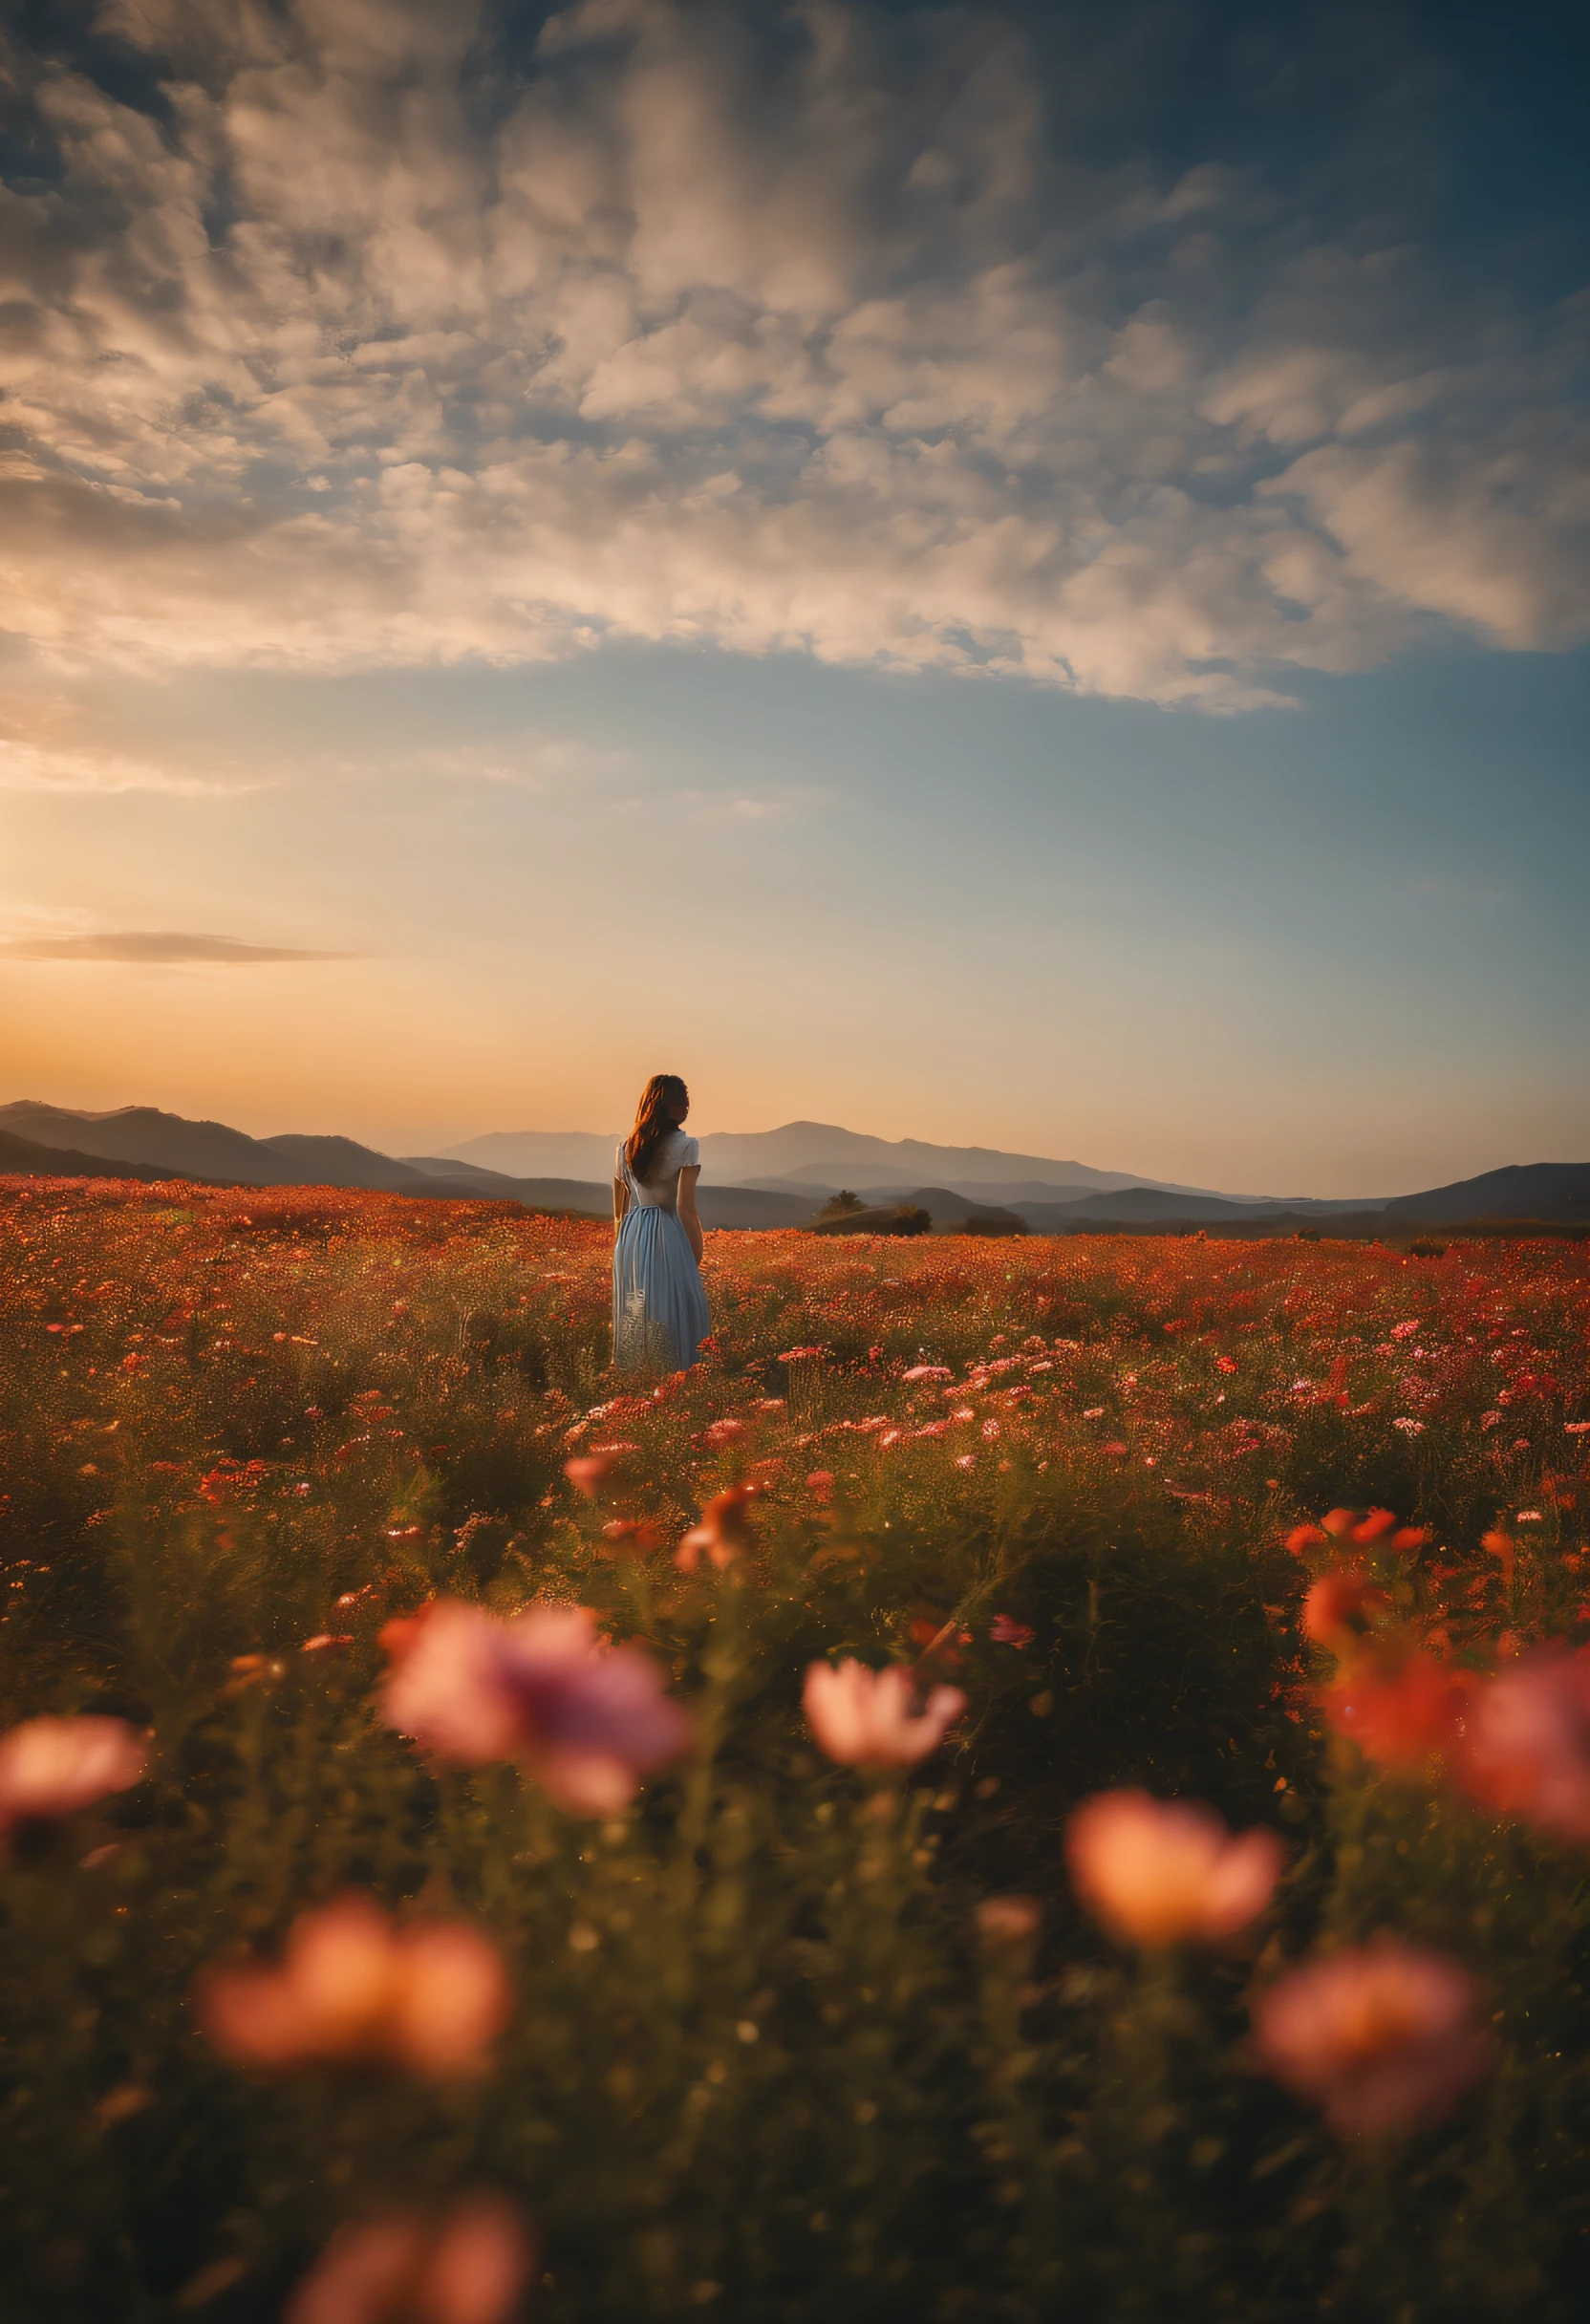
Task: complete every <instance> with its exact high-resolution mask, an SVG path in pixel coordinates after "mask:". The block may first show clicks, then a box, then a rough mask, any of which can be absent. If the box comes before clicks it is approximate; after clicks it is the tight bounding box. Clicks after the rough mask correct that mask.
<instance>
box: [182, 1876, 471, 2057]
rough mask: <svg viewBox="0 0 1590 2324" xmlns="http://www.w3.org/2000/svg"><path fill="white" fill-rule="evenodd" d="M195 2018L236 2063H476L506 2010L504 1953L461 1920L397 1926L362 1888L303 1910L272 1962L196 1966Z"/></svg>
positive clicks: (417, 1922) (223, 2051)
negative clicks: (277, 1962)
mask: <svg viewBox="0 0 1590 2324" xmlns="http://www.w3.org/2000/svg"><path fill="white" fill-rule="evenodd" d="M197 2008H198V2014H199V2021H200V2023H201V2025H202V2026H203V2027H204V2032H205V2034H207V2035H208V2036H209V2038H210V2040H211V2041H212V2042H213V2043H214V2044H215V2046H216V2048H217V2049H218V2050H219V2051H221V2052H222V2053H223V2055H225V2056H226V2057H229V2058H231V2059H232V2061H233V2062H234V2063H235V2064H237V2065H243V2066H306V2065H313V2064H319V2063H323V2062H325V2061H328V2060H351V2059H367V2060H376V2061H378V2062H380V2063H383V2064H389V2065H398V2066H404V2067H407V2068H408V2069H409V2070H410V2072H412V2073H415V2074H425V2075H438V2076H446V2075H453V2074H476V2073H480V2072H481V2071H482V2070H483V2068H484V2067H485V2065H486V2064H487V2062H488V2061H487V2056H486V2052H487V2050H488V2048H489V2046H490V2044H491V2043H492V2042H493V2041H494V2040H495V2039H496V2037H497V2035H498V2034H500V2033H501V2032H502V2031H503V2028H504V2027H505V2025H506V2023H507V2020H508V2009H509V1996H508V1983H507V1976H506V1972H505V1969H504V1968H503V1962H502V1956H501V1955H500V1954H499V1952H498V1951H497V1948H496V1947H495V1946H494V1945H492V1944H491V1943H490V1941H489V1940H488V1939H487V1938H485V1937H483V1936H482V1935H481V1934H480V1932H479V1931H478V1930H477V1929H473V1928H468V1927H465V1926H463V1924H462V1922H459V1921H414V1922H410V1923H409V1924H408V1925H407V1926H402V1927H395V1926H393V1924H392V1923H391V1922H390V1921H389V1920H388V1919H387V1917H386V1914H385V1913H384V1912H383V1911H382V1910H381V1908H380V1906H379V1905H378V1904H375V1903H374V1902H373V1901H372V1900H371V1899H370V1898H368V1897H364V1896H356V1895H349V1896H342V1897H338V1898H337V1899H336V1900H335V1901H334V1902H333V1903H332V1904H326V1905H324V1906H322V1907H321V1909H320V1910H319V1911H317V1912H306V1913H301V1914H300V1915H299V1917H298V1919H297V1920H296V1921H295V1922H294V1923H293V1925H292V1927H291V1928H290V1931H289V1933H288V1940H287V1947H286V1950H285V1952H284V1953H283V1956H282V1963H281V1967H280V1968H279V1969H266V1968H250V1969H217V1968H213V1967H212V1968H211V1969H207V1970H205V1971H204V1975H203V1976H202V1978H201V1981H200V1985H199V1989H198V1994H197Z"/></svg>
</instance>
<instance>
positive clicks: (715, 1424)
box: [701, 1420, 745, 1453]
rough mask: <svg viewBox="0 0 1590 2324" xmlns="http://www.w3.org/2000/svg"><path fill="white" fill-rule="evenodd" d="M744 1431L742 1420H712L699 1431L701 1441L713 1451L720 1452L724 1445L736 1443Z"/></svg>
mask: <svg viewBox="0 0 1590 2324" xmlns="http://www.w3.org/2000/svg"><path fill="white" fill-rule="evenodd" d="M744 1433H745V1423H744V1422H743V1421H742V1420H714V1421H712V1422H711V1423H709V1425H708V1426H707V1427H706V1428H704V1429H703V1430H702V1431H701V1442H702V1443H703V1444H704V1445H707V1446H709V1447H710V1448H711V1450H712V1451H713V1452H714V1453H720V1452H721V1451H722V1449H723V1447H724V1446H725V1445H732V1444H735V1443H737V1442H738V1441H739V1439H740V1438H741V1436H743V1435H744Z"/></svg>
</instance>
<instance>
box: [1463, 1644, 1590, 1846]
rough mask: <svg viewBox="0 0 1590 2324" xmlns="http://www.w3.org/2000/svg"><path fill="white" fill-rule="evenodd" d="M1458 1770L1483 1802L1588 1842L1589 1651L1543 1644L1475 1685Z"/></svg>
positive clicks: (1466, 1785) (1568, 1837)
mask: <svg viewBox="0 0 1590 2324" xmlns="http://www.w3.org/2000/svg"><path fill="white" fill-rule="evenodd" d="M1457 1773H1458V1778H1459V1780H1460V1782H1461V1783H1462V1785H1463V1788H1464V1789H1465V1791H1467V1792H1468V1793H1469V1794H1470V1795H1471V1796H1472V1797H1473V1798H1475V1799H1477V1800H1480V1801H1481V1802H1483V1804H1484V1805H1485V1806H1487V1807H1492V1808H1496V1809H1499V1810H1500V1811H1501V1812H1502V1814H1504V1815H1509V1816H1522V1817H1525V1818H1528V1820H1529V1821H1530V1822H1531V1823H1536V1824H1539V1825H1540V1826H1541V1828H1542V1829H1543V1830H1545V1831H1548V1832H1553V1833H1555V1834H1556V1835H1557V1836H1558V1839H1561V1840H1590V1655H1586V1654H1584V1653H1583V1652H1579V1653H1571V1652H1569V1651H1568V1649H1567V1648H1566V1647H1562V1646H1546V1647H1542V1648H1540V1649H1539V1650H1538V1651H1536V1653H1533V1654H1528V1655H1525V1656H1524V1657H1523V1658H1522V1660H1520V1661H1519V1662H1516V1663H1515V1664H1514V1665H1512V1667H1511V1668H1506V1669H1504V1670H1502V1671H1501V1672H1500V1673H1499V1675H1498V1676H1496V1677H1494V1678H1493V1679H1491V1680H1490V1681H1489V1682H1488V1683H1487V1684H1486V1685H1484V1686H1482V1687H1481V1688H1479V1689H1478V1690H1477V1692H1476V1694H1475V1696H1474V1700H1473V1705H1472V1710H1471V1711H1470V1714H1469V1718H1468V1722H1467V1727H1466V1732H1465V1734H1464V1738H1463V1747H1462V1750H1461V1752H1460V1754H1459V1755H1458V1760H1457Z"/></svg>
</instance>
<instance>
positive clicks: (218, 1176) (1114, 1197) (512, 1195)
mask: <svg viewBox="0 0 1590 2324" xmlns="http://www.w3.org/2000/svg"><path fill="white" fill-rule="evenodd" d="M615 1143H616V1140H614V1139H612V1138H609V1137H607V1136H605V1135H598V1134H596V1133H595V1132H589V1133H588V1132H584V1131H581V1132H569V1134H568V1135H566V1136H565V1135H562V1134H553V1133H550V1132H548V1133H543V1132H541V1131H525V1132H522V1133H520V1132H498V1133H494V1134H492V1135H491V1136H488V1137H483V1138H476V1139H472V1140H470V1141H469V1142H468V1145H467V1146H466V1147H464V1148H460V1149H459V1150H457V1151H454V1152H452V1153H448V1154H406V1155H401V1156H398V1155H394V1154H383V1153H379V1152H377V1151H376V1149H375V1148H374V1147H371V1146H361V1145H360V1144H359V1143H358V1142H357V1141H356V1140H355V1139H353V1138H345V1137H337V1136H331V1135H320V1136H316V1135H305V1134H301V1133H297V1132H292V1131H288V1132H283V1133H281V1134H279V1135H277V1136H274V1137H269V1138H253V1137H249V1136H248V1135H247V1132H246V1131H244V1130H233V1129H231V1128H230V1127H229V1126H228V1125H227V1124H226V1123H225V1122H209V1121H202V1122H193V1121H188V1120H186V1119H185V1118H184V1117H183V1115H181V1114H175V1113H164V1112H161V1110H160V1108H157V1107H154V1106H122V1107H118V1108H114V1109H113V1110H111V1111H108V1112H89V1111H83V1112H78V1111H76V1110H75V1109H74V1108H70V1107H65V1106H50V1105H45V1104H43V1103H42V1102H40V1101H39V1100H37V1099H32V1098H28V1099H19V1100H17V1101H16V1102H14V1103H13V1104H11V1105H8V1106H0V1173H5V1172H8V1171H9V1172H16V1173H30V1174H34V1175H36V1174H38V1173H39V1172H40V1171H41V1170H47V1171H53V1172H55V1173H59V1174H61V1175H70V1176H118V1177H126V1176H132V1177H140V1178H151V1179H152V1178H164V1177H184V1178H197V1179H207V1180H209V1181H210V1182H211V1183H212V1184H214V1183H220V1184H226V1185H242V1186H341V1187H367V1188H370V1189H371V1190H372V1191H377V1192H384V1193H389V1194H409V1195H418V1196H421V1197H425V1196H429V1197H432V1198H445V1199H448V1200H452V1201H482V1200H485V1201H508V1202H521V1203H524V1204H525V1205H526V1207H527V1208H529V1209H532V1210H550V1211H574V1212H580V1213H585V1214H587V1215H589V1216H597V1217H605V1216H608V1215H609V1213H610V1212H611V1209H612V1179H611V1173H612V1150H613V1146H614V1145H615ZM814 1147H824V1148H826V1149H827V1155H828V1158H827V1160H820V1159H819V1158H817V1156H816V1155H815V1154H814V1153H813V1151H812V1149H813V1148H814ZM486 1153H492V1154H495V1155H497V1156H498V1157H499V1159H502V1160H510V1159H515V1158H525V1157H526V1156H528V1157H531V1158H540V1159H542V1160H543V1161H546V1160H548V1159H550V1158H552V1157H554V1156H555V1157H559V1158H562V1159H564V1160H565V1162H566V1163H568V1162H578V1164H579V1168H577V1169H566V1170H564V1171H562V1172H551V1171H544V1172H542V1173H537V1174H524V1175H521V1174H518V1173H513V1172H510V1171H507V1170H502V1169H493V1168H491V1167H489V1166H488V1164H487V1163H486V1161H485V1160H484V1155H485V1154H486ZM701 1154H702V1162H703V1178H702V1183H701V1188H700V1192H699V1195H698V1201H699V1205H700V1212H701V1217H702V1221H703V1223H704V1224H705V1225H707V1226H710V1227H743V1228H763V1229H766V1228H781V1227H803V1226H806V1225H809V1224H810V1222H811V1220H812V1218H813V1217H814V1216H815V1214H816V1212H817V1210H818V1209H819V1208H820V1206H821V1205H822V1203H823V1202H824V1201H825V1200H826V1199H827V1196H828V1195H829V1194H832V1193H833V1192H835V1190H836V1189H837V1188H838V1187H840V1186H842V1185H843V1186H849V1187H851V1188H853V1189H854V1190H855V1191H856V1192H857V1193H859V1194H869V1195H870V1197H871V1199H872V1201H873V1202H875V1203H877V1202H882V1203H886V1204H887V1203H890V1202H902V1201H903V1202H910V1203H913V1204H918V1205H920V1206H921V1207H922V1208H924V1209H926V1210H928V1211H929V1212H930V1213H931V1214H932V1216H933V1218H934V1223H935V1227H937V1228H939V1229H940V1231H942V1230H943V1229H944V1228H946V1227H951V1226H955V1225H957V1224H958V1223H959V1222H960V1220H961V1219H963V1218H965V1217H966V1216H968V1214H969V1213H984V1214H994V1213H999V1212H1004V1213H1006V1214H1007V1215H1008V1214H1009V1213H1012V1212H1014V1213H1015V1214H1017V1216H1019V1217H1020V1218H1021V1220H1022V1221H1023V1222H1024V1223H1025V1224H1026V1226H1027V1227H1028V1228H1029V1229H1031V1230H1033V1231H1035V1232H1037V1233H1039V1234H1066V1233H1071V1232H1076V1231H1078V1230H1083V1229H1089V1228H1091V1229H1093V1230H1098V1229H1101V1228H1107V1226H1108V1225H1109V1223H1110V1222H1111V1221H1118V1222H1119V1223H1121V1224H1122V1225H1124V1226H1130V1227H1134V1228H1137V1229H1138V1230H1144V1229H1148V1230H1150V1231H1151V1230H1152V1229H1153V1228H1154V1227H1156V1226H1164V1227H1166V1228H1171V1227H1178V1226H1198V1225H1205V1226H1208V1227H1210V1228H1212V1229H1213V1228H1220V1229H1222V1230H1223V1231H1225V1232H1228V1233H1229V1232H1236V1233H1240V1231H1241V1228H1242V1225H1243V1224H1244V1222H1248V1223H1251V1224H1252V1225H1253V1226H1254V1227H1255V1228H1256V1229H1258V1230H1260V1231H1263V1232H1269V1233H1274V1232H1276V1231H1277V1229H1278V1228H1279V1227H1282V1226H1285V1225H1289V1224H1292V1223H1297V1224H1307V1225H1310V1226H1319V1227H1321V1228H1323V1229H1328V1226H1329V1222H1330V1221H1331V1220H1332V1219H1340V1220H1342V1221H1343V1228H1345V1226H1346V1224H1347V1222H1348V1221H1350V1223H1351V1231H1352V1232H1354V1233H1357V1234H1364V1233H1373V1232H1374V1231H1375V1226H1376V1222H1377V1221H1379V1220H1384V1221H1385V1224H1386V1229H1387V1231H1403V1232H1406V1231H1407V1228H1408V1227H1409V1226H1412V1225H1426V1226H1449V1227H1450V1226H1456V1225H1461V1224H1462V1223H1463V1222H1464V1221H1466V1220H1469V1219H1476V1220H1477V1219H1487V1218H1505V1219H1530V1218H1538V1219H1540V1220H1542V1221H1545V1222H1547V1223H1549V1224H1560V1225H1573V1224H1576V1223H1580V1222H1590V1162H1533V1163H1526V1164H1520V1165H1513V1166H1510V1167H1508V1168H1506V1169H1503V1170H1493V1171H1486V1172H1483V1173H1481V1174H1480V1175H1479V1176H1477V1177H1473V1178H1460V1179H1457V1180H1455V1181H1454V1182H1453V1183H1452V1184H1451V1185H1450V1186H1439V1187H1432V1188H1429V1190H1428V1191H1426V1192H1424V1193H1421V1194H1399V1195H1397V1196H1395V1197H1394V1198H1391V1199H1389V1200H1384V1199H1365V1198H1362V1197H1361V1198H1359V1199H1356V1200H1352V1201H1345V1202H1334V1203H1333V1202H1326V1201H1320V1200H1318V1199H1310V1198H1307V1197H1302V1198H1293V1199H1291V1200H1283V1199H1280V1198H1275V1197H1272V1198H1264V1197H1258V1196H1251V1195H1249V1196H1244V1195H1236V1194H1211V1193H1209V1192H1207V1191H1205V1190H1203V1189H1201V1188H1196V1187H1182V1186H1174V1185H1171V1184H1169V1183H1167V1182H1166V1181H1164V1180H1155V1179H1143V1178H1128V1177H1124V1176H1122V1175H1120V1174H1119V1173H1112V1172H1108V1171H1096V1170H1092V1169H1090V1168H1089V1167H1088V1166H1087V1165H1085V1164H1084V1163H1081V1162H1048V1161H1044V1160H1042V1158H1040V1157H1037V1156H1034V1155H1031V1154H1007V1153H1001V1152H999V1151H996V1150H995V1149H992V1148H989V1147H980V1146H965V1147H954V1146H930V1145H927V1144H924V1143H923V1142H922V1141H921V1140H918V1139H911V1138H905V1139H899V1140H896V1141H890V1140H889V1139H885V1138H872V1137H868V1136H865V1135H863V1134H862V1133H861V1132H860V1131H858V1130H841V1129H838V1128H836V1127H834V1126H833V1125H831V1124H826V1123H821V1122H787V1123H785V1124H784V1127H783V1128H782V1129H780V1130H764V1131H759V1132H756V1133H755V1134H747V1135H741V1134H739V1133H729V1132H726V1131H725V1132H719V1133H716V1134H713V1135H710V1136H707V1137H704V1138H703V1139H702V1140H701ZM913 1156H927V1157H931V1158H933V1159H934V1160H935V1163H943V1164H947V1165H951V1166H953V1167H947V1168H943V1169H939V1168H935V1169H934V1170H933V1171H931V1172H929V1171H926V1170H924V1171H922V1172H920V1173H916V1174H911V1173H904V1172H902V1170H901V1167H900V1165H901V1161H902V1159H904V1158H907V1157H913ZM740 1169H744V1170H745V1171H746V1173H747V1176H746V1177H742V1178H741V1179H739V1180H738V1182H737V1181H736V1178H735V1175H734V1173H735V1172H736V1171H737V1170H740ZM996 1172H999V1173H1010V1174H1000V1175H995V1174H994V1173H996ZM1016 1173H1021V1174H1016ZM1048 1173H1052V1175H1050V1174H1048ZM747 1179H748V1182H747Z"/></svg>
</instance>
